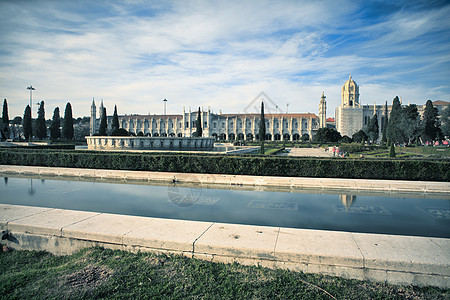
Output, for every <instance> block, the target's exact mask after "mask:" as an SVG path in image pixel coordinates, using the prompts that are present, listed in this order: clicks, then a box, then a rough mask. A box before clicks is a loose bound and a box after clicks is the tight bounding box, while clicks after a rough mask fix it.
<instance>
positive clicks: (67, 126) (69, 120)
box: [62, 102, 73, 140]
mask: <svg viewBox="0 0 450 300" xmlns="http://www.w3.org/2000/svg"><path fill="white" fill-rule="evenodd" d="M62 136H63V138H64V139H66V140H72V139H73V117H72V105H70V102H67V104H66V109H65V111H64V121H63V126H62Z"/></svg>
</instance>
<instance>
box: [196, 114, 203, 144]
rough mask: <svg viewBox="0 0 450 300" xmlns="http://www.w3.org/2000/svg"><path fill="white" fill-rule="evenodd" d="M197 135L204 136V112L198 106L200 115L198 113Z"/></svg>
mask: <svg viewBox="0 0 450 300" xmlns="http://www.w3.org/2000/svg"><path fill="white" fill-rule="evenodd" d="M195 133H196V136H197V137H202V133H203V130H202V113H201V111H200V107H199V108H198V115H197V130H196V132H195Z"/></svg>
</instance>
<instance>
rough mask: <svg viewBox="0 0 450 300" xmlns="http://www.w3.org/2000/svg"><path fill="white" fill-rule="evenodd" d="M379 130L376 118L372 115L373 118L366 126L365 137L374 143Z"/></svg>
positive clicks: (375, 115)
mask: <svg viewBox="0 0 450 300" xmlns="http://www.w3.org/2000/svg"><path fill="white" fill-rule="evenodd" d="M379 130H380V128H379V127H378V116H377V114H374V115H373V117H372V118H371V119H370V121H369V125H368V126H367V136H368V138H369V141H370V142H371V143H375V142H376V141H377V140H378V135H379V133H378V132H379Z"/></svg>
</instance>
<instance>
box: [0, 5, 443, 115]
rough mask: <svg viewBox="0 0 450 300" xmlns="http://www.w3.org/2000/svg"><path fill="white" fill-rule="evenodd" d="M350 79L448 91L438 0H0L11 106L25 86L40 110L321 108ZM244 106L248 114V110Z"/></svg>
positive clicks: (395, 90) (368, 93)
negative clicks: (267, 103)
mask: <svg viewBox="0 0 450 300" xmlns="http://www.w3.org/2000/svg"><path fill="white" fill-rule="evenodd" d="M349 75H352V77H353V79H354V80H355V81H356V82H357V83H358V84H359V85H360V93H361V96H360V100H361V102H362V103H364V104H373V103H374V101H375V102H376V103H377V104H382V103H384V102H385V101H386V100H388V101H389V102H391V101H392V99H393V98H394V97H395V96H396V95H398V96H400V97H402V100H403V103H407V102H408V101H409V102H411V103H417V104H424V103H425V101H426V100H427V99H432V100H446V101H449V100H450V4H449V2H448V1H432V0H428V1H413V0H406V1H402V0H398V1H390V0H389V1H381V0H380V1H355V0H351V1H345V0H342V1H341V0H332V1H265V0H255V1H251V0H250V1H246V0H239V1H233V0H226V1H220V0H214V1H206V0H205V1H202V0H197V1H190V0H181V1H139V0H130V1H72V0H70V1H64V0H63V1H44V0H40V1H21V0H18V1H6V0H0V97H1V98H2V99H4V98H6V99H7V100H8V105H9V115H10V118H11V119H12V118H13V117H14V116H17V115H20V116H22V115H23V112H24V109H25V106H26V105H27V104H28V103H29V92H28V90H27V89H26V87H27V86H29V85H33V87H35V88H36V90H35V91H34V93H33V105H34V107H33V114H34V115H35V113H36V110H37V107H36V106H35V103H36V102H37V101H40V100H44V101H45V108H46V118H48V119H49V118H51V116H52V112H53V109H54V108H55V107H56V106H59V107H60V110H61V111H62V113H63V111H64V107H65V105H66V103H67V102H68V101H69V102H70V103H71V104H72V107H73V112H74V117H78V116H88V115H89V114H90V113H89V111H90V105H91V102H92V98H93V97H95V100H96V102H97V104H98V102H99V101H100V100H101V99H103V100H104V103H105V106H106V108H107V112H108V114H112V111H113V107H114V104H117V106H118V110H119V114H144V113H151V114H161V113H163V101H162V100H163V99H164V98H167V99H168V102H167V112H168V113H174V114H180V113H181V111H182V109H183V106H186V108H188V107H189V106H191V107H192V109H193V110H194V109H196V108H197V107H198V106H203V107H205V108H206V107H208V106H210V107H211V109H212V110H213V111H214V112H219V110H222V112H223V113H237V112H243V111H245V110H252V109H253V108H252V107H250V108H249V107H248V105H249V104H250V103H251V102H252V101H253V100H254V99H255V97H256V96H257V95H258V94H259V93H260V92H261V91H264V92H265V93H266V94H267V95H268V96H269V97H270V98H271V99H272V100H273V102H274V103H275V104H276V105H278V106H279V107H280V108H281V109H282V110H283V111H286V109H287V104H289V107H288V109H289V112H312V113H316V114H318V103H319V100H320V95H321V93H322V91H324V92H325V95H326V96H327V101H328V111H327V115H328V116H334V109H335V108H336V107H337V106H338V105H339V104H340V101H341V100H340V93H341V86H342V85H343V84H344V82H345V81H346V80H347V79H348V76H349ZM249 112H253V111H249Z"/></svg>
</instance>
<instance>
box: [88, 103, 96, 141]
mask: <svg viewBox="0 0 450 300" xmlns="http://www.w3.org/2000/svg"><path fill="white" fill-rule="evenodd" d="M96 129H97V111H96V107H95V101H94V98H93V97H92V104H91V120H90V122H89V134H90V135H91V136H92V135H94V133H95V130H96Z"/></svg>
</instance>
